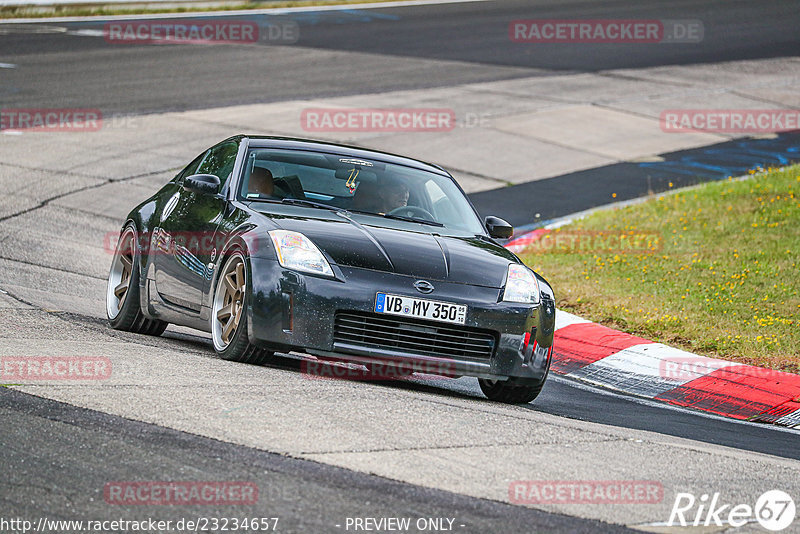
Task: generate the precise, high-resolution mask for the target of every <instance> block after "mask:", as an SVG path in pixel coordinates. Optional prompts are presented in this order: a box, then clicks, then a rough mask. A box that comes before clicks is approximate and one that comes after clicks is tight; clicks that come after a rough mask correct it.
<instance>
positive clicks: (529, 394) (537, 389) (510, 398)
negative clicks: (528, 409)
mask: <svg viewBox="0 0 800 534" xmlns="http://www.w3.org/2000/svg"><path fill="white" fill-rule="evenodd" d="M478 385H480V387H481V391H483V394H484V395H486V396H487V397H488V398H489V400H493V401H496V402H504V403H506V404H527V403H529V402H531V401H532V400H533V399H535V398H536V397H538V396H539V393H541V392H542V387H543V386H544V380H542V381H541V382H540V383H538V384H536V385H533V386H528V385H525V386H519V385H515V384H509V383H508V382H507V381H502V380H486V379H484V378H479V379H478Z"/></svg>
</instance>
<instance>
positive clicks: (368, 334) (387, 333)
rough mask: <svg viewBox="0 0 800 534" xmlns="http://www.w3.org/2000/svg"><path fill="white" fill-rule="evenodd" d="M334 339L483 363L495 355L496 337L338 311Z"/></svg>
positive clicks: (446, 326)
mask: <svg viewBox="0 0 800 534" xmlns="http://www.w3.org/2000/svg"><path fill="white" fill-rule="evenodd" d="M333 340H334V342H337V341H338V342H341V343H347V344H350V345H357V346H360V347H364V348H374V349H393V350H399V351H402V352H407V353H409V354H414V355H422V356H433V357H438V358H452V359H458V360H470V361H483V362H486V361H488V360H489V359H490V358H491V357H492V354H493V353H494V348H495V345H496V344H497V334H495V333H493V332H489V331H486V330H479V329H477V328H470V327H466V326H458V325H449V324H442V323H437V322H435V321H425V320H420V319H405V318H399V317H397V318H395V317H391V316H385V315H378V314H374V313H356V312H337V313H336V319H335V321H334V327H333Z"/></svg>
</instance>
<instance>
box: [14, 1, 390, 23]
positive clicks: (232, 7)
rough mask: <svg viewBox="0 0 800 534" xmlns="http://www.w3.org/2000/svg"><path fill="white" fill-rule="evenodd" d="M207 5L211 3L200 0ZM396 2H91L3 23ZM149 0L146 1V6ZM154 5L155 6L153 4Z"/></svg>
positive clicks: (18, 14) (18, 11)
mask: <svg viewBox="0 0 800 534" xmlns="http://www.w3.org/2000/svg"><path fill="white" fill-rule="evenodd" d="M199 1H204V2H205V1H207V0H199ZM391 1H393V0H286V1H280V0H278V1H271V0H264V1H257V0H255V1H252V2H241V3H237V2H230V1H226V0H220V2H219V3H218V4H216V5H187V6H185V7H171V8H166V7H164V8H162V7H147V8H145V7H118V6H115V5H112V4H105V5H102V0H87V2H86V4H85V5H61V6H2V7H0V19H18V18H45V17H89V16H112V15H148V14H154V13H175V14H182V13H188V14H191V13H203V12H208V11H238V10H250V9H267V8H282V7H307V6H330V5H342V4H364V3H372V2H391ZM146 3H147V0H142V4H146ZM151 5H152V4H151Z"/></svg>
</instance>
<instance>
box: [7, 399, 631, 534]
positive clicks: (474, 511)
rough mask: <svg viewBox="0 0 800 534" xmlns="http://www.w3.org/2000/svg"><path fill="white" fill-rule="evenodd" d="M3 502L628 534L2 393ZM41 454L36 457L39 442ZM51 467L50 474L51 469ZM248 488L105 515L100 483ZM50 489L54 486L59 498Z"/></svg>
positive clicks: (185, 514) (94, 511) (63, 512)
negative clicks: (210, 499) (214, 501)
mask: <svg viewBox="0 0 800 534" xmlns="http://www.w3.org/2000/svg"><path fill="white" fill-rule="evenodd" d="M0 418H2V420H3V427H4V431H3V433H2V434H1V435H0V447H2V450H3V462H4V464H5V466H6V467H12V466H13V467H14V468H13V469H4V470H3V471H4V480H3V482H2V483H0V487H4V491H3V492H2V494H0V505H2V508H3V509H4V510H6V511H9V510H14V512H15V514H16V515H17V516H18V517H27V518H39V517H45V518H47V519H49V520H60V519H61V520H69V519H75V518H87V519H89V518H91V519H92V520H99V521H104V520H114V519H120V518H123V519H129V520H137V521H141V520H143V519H145V518H153V519H155V520H172V521H173V522H177V521H179V520H180V519H182V518H186V519H194V518H197V517H217V518H221V517H266V518H273V517H278V518H279V519H278V523H277V526H278V528H277V529H276V530H277V531H278V532H297V533H306V532H337V531H339V532H341V531H344V525H346V518H347V517H362V516H363V515H364V509H365V507H369V510H370V514H371V516H372V517H408V516H413V517H417V518H419V517H425V518H455V520H454V522H453V530H455V531H457V532H465V533H466V532H470V533H472V532H474V533H483V532H493V531H495V532H496V531H499V530H500V529H503V530H504V531H511V532H531V531H540V529H541V531H559V532H566V531H569V532H576V533H589V532H596V531H598V530H599V529H602V530H604V531H607V532H629V530H628V529H625V528H623V527H617V526H614V525H609V524H604V523H600V522H597V521H588V520H582V519H576V518H571V517H567V516H562V515H558V514H548V513H545V512H541V511H538V510H532V509H529V508H525V507H520V506H511V505H508V504H502V503H498V502H493V501H487V500H482V499H475V498H470V497H465V496H462V495H457V494H454V493H448V492H444V491H437V490H431V489H424V488H419V487H417V486H412V485H410V484H403V483H400V482H395V481H391V480H387V479H384V478H381V477H375V476H369V475H364V474H360V473H356V472H354V471H349V470H346V469H341V468H337V467H332V466H328V465H324V464H319V463H316V462H308V461H304V460H295V459H292V458H287V457H285V456H281V455H278V454H272V453H267V452H263V451H258V450H255V449H250V448H247V447H241V446H235V445H230V444H227V443H223V442H220V441H216V440H213V439H209V438H203V437H200V436H196V435H193V434H187V433H184V432H178V431H175V430H169V429H165V428H161V427H158V426H154V425H148V424H145V423H140V422H136V421H130V420H127V419H123V418H121V417H115V416H110V415H107V414H103V413H100V412H95V411H92V410H86V409H82V408H76V407H74V406H70V405H67V404H63V403H59V402H55V401H51V400H46V399H40V398H38V397H33V396H30V395H26V394H23V393H18V392H15V391H9V390H7V389H4V388H0ZM44 443H47V446H46V447H44V448H43V444H44ZM55 466H57V467H58V468H57V469H54V467H55ZM132 471H135V473H136V474H137V476H138V477H141V478H142V479H146V480H184V479H186V478H187V476H188V477H189V478H191V479H194V480H217V481H247V482H249V483H254V484H256V485H257V487H258V489H259V492H258V504H256V505H252V506H251V505H239V506H236V505H233V506H230V505H216V506H214V505H211V506H209V505H202V506H201V505H195V506H180V507H164V506H154V505H153V506H147V505H144V506H136V507H130V506H113V505H112V506H109V505H107V504H106V501H105V497H104V492H103V491H104V486H105V484H106V483H108V482H109V481H116V480H128V479H130V477H131V472H132ZM46 488H61V489H60V491H59V492H52V491H48V490H47V489H46Z"/></svg>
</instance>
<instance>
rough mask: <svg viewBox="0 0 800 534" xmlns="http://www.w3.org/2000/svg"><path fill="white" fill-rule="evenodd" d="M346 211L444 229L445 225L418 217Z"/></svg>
mask: <svg viewBox="0 0 800 534" xmlns="http://www.w3.org/2000/svg"><path fill="white" fill-rule="evenodd" d="M346 211H348V212H350V213H363V214H364V215H372V216H374V217H384V218H386V219H397V220H398V221H406V222H415V223H421V224H427V225H429V226H440V227H442V228H444V225H443V224H442V223H440V222H436V221H429V220H428V219H420V218H417V217H403V216H402V215H390V214H388V213H375V212H374V211H364V210H346Z"/></svg>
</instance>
